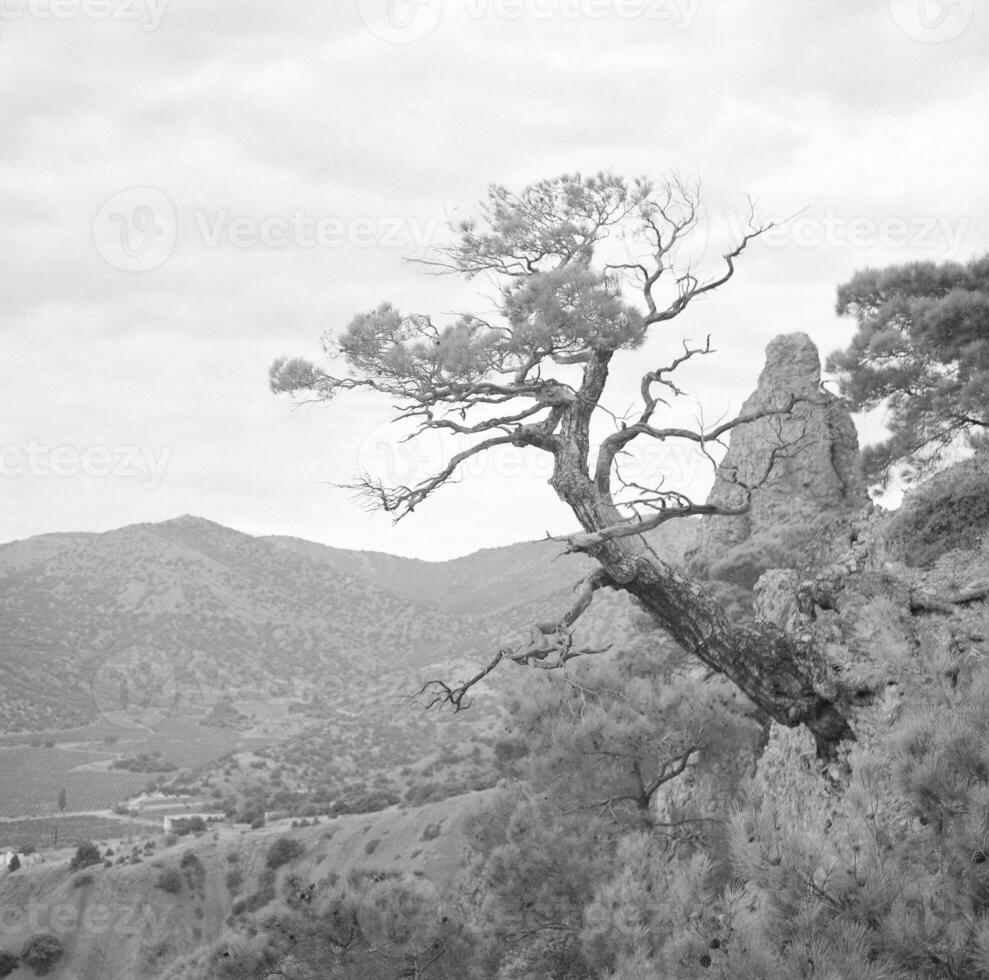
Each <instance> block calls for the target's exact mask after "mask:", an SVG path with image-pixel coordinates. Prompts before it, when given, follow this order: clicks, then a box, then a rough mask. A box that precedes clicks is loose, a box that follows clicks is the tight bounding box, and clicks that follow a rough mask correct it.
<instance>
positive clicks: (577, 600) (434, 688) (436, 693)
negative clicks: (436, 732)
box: [409, 569, 612, 711]
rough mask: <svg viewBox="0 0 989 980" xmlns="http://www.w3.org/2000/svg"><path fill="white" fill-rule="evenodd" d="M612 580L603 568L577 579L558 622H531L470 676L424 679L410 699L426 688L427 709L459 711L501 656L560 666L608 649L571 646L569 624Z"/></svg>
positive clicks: (523, 662) (521, 662)
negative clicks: (518, 639) (515, 642)
mask: <svg viewBox="0 0 989 980" xmlns="http://www.w3.org/2000/svg"><path fill="white" fill-rule="evenodd" d="M611 584H612V583H611V580H610V578H609V577H608V575H607V573H606V572H605V571H604V570H603V569H598V570H597V571H594V572H592V573H591V574H590V575H588V576H587V578H585V579H583V580H582V581H581V582H578V583H577V585H576V587H575V588H574V596H573V600H572V601H571V603H570V605H569V606H568V607H567V610H566V611H565V612H564V613H563V615H562V616H561V617H560V619H559V620H558V621H557V622H555V623H547V622H543V623H535V624H533V626H532V627H531V628H530V630H529V638H528V640H526V641H525V642H523V643H521V644H520V645H519V646H518V647H516V648H514V649H513V648H511V647H503V648H502V649H501V650H499V651H498V653H497V654H496V655H495V656H494V658H493V659H492V660H491V661H490V662H489V663H488V664H487V665H486V666H485V667H483V668H481V670H479V671H478V672H477V673H476V674H474V675H473V676H472V677H470V678H468V679H467V680H465V681H460V682H459V683H456V684H453V685H450V684H447V683H446V682H445V681H442V680H431V681H427V682H426V683H425V684H423V685H422V687H421V688H419V690H418V691H417V692H416V694H414V695H412V696H411V697H410V698H409V700H412V701H419V699H420V698H422V696H423V695H424V694H426V693H427V692H428V694H429V698H428V700H426V701H425V702H423V703H424V706H425V707H426V709H427V710H428V709H429V708H432V707H434V706H435V705H443V704H451V705H453V709H454V711H461V710H463V709H464V708H467V707H469V706H470V698H469V696H468V695H469V692H470V690H471V688H472V687H474V686H475V685H476V684H478V683H480V682H481V681H482V680H484V678H485V677H487V676H488V674H490V673H491V672H492V671H493V670H494V669H495V668H496V667H497V666H498V664H500V663H501V662H502V660H511V661H513V662H514V663H516V664H518V665H519V666H523V667H535V668H537V669H539V670H559V669H560V668H561V667H563V666H564V665H565V664H566V663H567V662H568V661H570V660H573V659H574V658H575V657H584V656H593V655H595V654H600V653H607V652H608V651H609V650H610V649H611V646H612V645H611V644H610V643H609V644H608V645H607V646H605V647H600V648H597V649H591V648H586V647H585V648H576V647H574V645H573V634H572V633H571V628H572V627H573V624H574V623H575V622H576V621H577V620H578V619H579V618H580V616H581V615H583V613H584V612H585V611H586V610H587V607H588V606H589V605H590V604H591V600H592V599H593V598H594V593H595V592H596V591H597V590H598V589H601V588H606V587H609V586H610V585H611Z"/></svg>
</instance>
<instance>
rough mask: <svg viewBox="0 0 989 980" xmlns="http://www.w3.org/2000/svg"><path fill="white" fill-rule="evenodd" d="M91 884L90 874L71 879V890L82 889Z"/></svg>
mask: <svg viewBox="0 0 989 980" xmlns="http://www.w3.org/2000/svg"><path fill="white" fill-rule="evenodd" d="M92 883H93V876H92V875H91V874H84V875H79V877H78V878H73V879H72V887H73V888H84V887H85V886H86V885H91V884H92Z"/></svg>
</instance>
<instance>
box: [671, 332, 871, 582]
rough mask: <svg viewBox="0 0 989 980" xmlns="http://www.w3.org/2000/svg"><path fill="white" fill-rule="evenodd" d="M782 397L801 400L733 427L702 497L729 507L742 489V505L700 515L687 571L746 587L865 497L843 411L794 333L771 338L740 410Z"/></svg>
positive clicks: (811, 348)
mask: <svg viewBox="0 0 989 980" xmlns="http://www.w3.org/2000/svg"><path fill="white" fill-rule="evenodd" d="M791 395H794V396H796V397H798V398H801V399H805V400H803V401H799V402H797V404H796V405H795V406H794V408H793V410H792V412H790V413H789V414H787V415H780V416H770V417H767V418H763V419H759V420H757V421H754V422H749V423H746V424H744V425H741V426H739V427H738V428H737V429H735V430H733V432H732V434H731V443H730V446H729V449H728V452H727V453H726V454H725V457H724V459H723V460H722V461H721V464H720V465H719V466H718V470H717V474H716V476H715V482H714V486H713V488H712V490H711V493H710V495H709V496H708V503H710V504H718V505H721V506H725V507H737V506H739V505H741V504H744V502H745V500H746V496H747V495H748V493H749V492H750V491H751V508H750V510H749V512H748V513H747V514H744V515H742V516H737V517H711V518H706V519H705V520H704V521H703V523H702V526H701V528H700V530H699V534H698V541H697V545H696V547H695V548H694V549H693V550H692V552H691V553H690V554H689V555H688V556H687V558H688V564H689V567H690V568H691V569H692V570H693V571H694V572H695V573H697V574H701V575H705V576H707V577H709V578H713V579H717V580H721V581H726V582H730V583H732V584H733V585H735V586H737V587H738V588H740V589H742V590H746V591H747V590H750V589H751V588H752V587H753V586H754V585H755V582H756V579H758V577H759V575H761V574H762V572H763V571H765V570H766V569H768V568H774V567H792V565H793V564H794V563H795V561H796V559H797V556H798V555H799V552H800V551H801V550H802V549H803V548H804V547H805V546H806V545H807V544H808V543H809V542H810V541H811V540H813V538H814V536H815V535H816V534H819V533H820V531H821V529H822V527H823V526H824V525H825V524H827V523H828V522H830V521H833V520H834V518H835V517H836V516H838V515H841V514H843V513H848V512H850V511H854V510H860V509H861V508H862V507H864V506H866V505H867V504H868V496H867V495H866V492H865V487H864V485H863V483H862V480H861V477H860V475H859V471H858V438H857V435H856V432H855V426H854V423H853V422H852V419H851V415H850V414H849V411H848V409H847V408H846V406H845V404H844V402H842V401H841V400H840V399H839V398H837V397H835V396H834V395H832V394H830V393H829V392H826V391H825V390H824V389H823V388H822V387H821V362H820V356H819V354H818V351H817V347H816V346H815V345H814V342H813V341H812V340H811V339H810V338H809V337H808V336H807V335H806V334H803V333H793V334H785V335H783V336H779V337H777V338H775V339H774V340H773V341H771V342H770V344H769V346H768V347H767V348H766V364H765V367H764V368H763V370H762V373H761V374H760V376H759V383H758V385H757V387H756V390H755V391H754V392H753V393H752V394H751V395H750V396H749V398H748V399H747V400H746V401H745V403H744V404H743V405H742V408H741V412H740V414H742V415H745V414H747V413H751V412H755V411H758V410H760V409H764V408H769V407H773V406H783V405H785V404H786V403H787V401H788V399H789V398H790V396H791Z"/></svg>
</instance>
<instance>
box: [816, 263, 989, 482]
mask: <svg viewBox="0 0 989 980" xmlns="http://www.w3.org/2000/svg"><path fill="white" fill-rule="evenodd" d="M837 311H838V313H839V315H841V316H852V317H854V318H855V320H856V322H857V323H858V331H857V332H856V334H855V336H854V337H853V339H852V342H851V344H849V346H848V347H847V348H846V349H845V350H843V351H835V352H834V353H833V354H832V355H831V356H830V358H829V359H828V364H827V367H828V370H830V371H833V372H835V373H836V374H837V375H838V379H839V383H840V385H841V391H842V394H844V395H845V396H846V397H847V398H848V399H849V401H850V402H851V405H852V407H853V409H854V410H856V411H862V410H870V409H874V408H876V407H878V406H879V405H882V404H885V405H886V406H887V410H888V415H887V419H886V424H887V426H888V428H889V430H890V435H889V437H888V438H887V439H885V440H883V441H882V442H880V443H878V444H877V445H874V446H870V447H866V449H865V451H864V453H863V457H864V461H865V467H866V472H867V475H868V477H869V478H870V479H871V480H874V481H877V482H881V483H884V484H885V483H886V482H887V481H888V480H889V478H890V477H891V476H893V475H894V474H899V475H902V476H907V477H911V476H915V475H919V474H921V473H924V472H926V471H929V470H930V469H931V468H932V467H934V466H936V465H937V464H938V463H939V462H940V461H941V460H942V459H943V458H944V454H945V452H946V451H947V450H949V449H951V448H953V447H958V446H959V445H965V444H966V443H968V444H971V443H972V442H973V441H976V442H977V441H979V440H980V439H982V438H984V436H985V433H986V429H987V427H989V255H986V256H983V257H982V258H980V259H975V260H973V261H971V262H969V263H967V264H964V265H962V264H959V263H955V262H947V263H943V264H940V265H939V264H937V263H934V262H914V263H909V264H906V265H899V266H889V267H887V268H885V269H865V270H863V271H861V272H858V273H856V275H855V276H853V277H852V279H851V280H849V281H848V282H847V283H845V284H844V285H842V286H841V287H840V288H839V289H838V302H837Z"/></svg>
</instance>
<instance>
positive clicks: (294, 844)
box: [265, 837, 306, 868]
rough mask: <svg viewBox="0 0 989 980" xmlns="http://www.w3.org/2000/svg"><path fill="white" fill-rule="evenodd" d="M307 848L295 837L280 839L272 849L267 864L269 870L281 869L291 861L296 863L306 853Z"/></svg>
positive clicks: (269, 849)
mask: <svg viewBox="0 0 989 980" xmlns="http://www.w3.org/2000/svg"><path fill="white" fill-rule="evenodd" d="M305 850H306V849H305V847H303V846H302V843H301V842H300V841H297V840H295V838H293V837H279V838H278V840H276V841H275V842H274V843H273V844H272V845H271V847H270V848H268V857H267V860H266V861H265V864H267V866H268V867H269V868H280V867H281V866H282V865H283V864H288V863H289V861H294V860H295V859H296V858H297V857H299V856H300V855H302V854H304V853H305Z"/></svg>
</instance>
